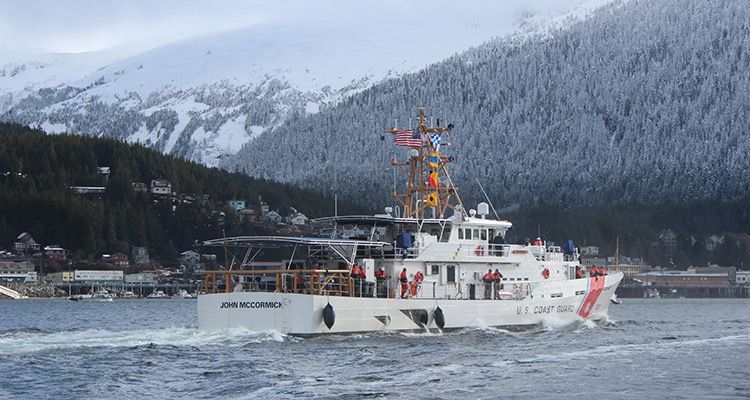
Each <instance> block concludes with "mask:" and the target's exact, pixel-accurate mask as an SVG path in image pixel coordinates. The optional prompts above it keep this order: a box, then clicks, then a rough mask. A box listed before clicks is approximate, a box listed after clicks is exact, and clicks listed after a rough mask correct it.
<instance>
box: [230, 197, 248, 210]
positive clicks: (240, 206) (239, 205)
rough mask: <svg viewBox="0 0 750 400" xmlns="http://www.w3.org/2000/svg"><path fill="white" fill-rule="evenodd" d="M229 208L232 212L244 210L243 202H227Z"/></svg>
mask: <svg viewBox="0 0 750 400" xmlns="http://www.w3.org/2000/svg"><path fill="white" fill-rule="evenodd" d="M229 207H231V208H233V209H234V211H241V210H242V209H244V208H245V200H229Z"/></svg>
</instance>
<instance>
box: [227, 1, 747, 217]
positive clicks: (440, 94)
mask: <svg viewBox="0 0 750 400" xmlns="http://www.w3.org/2000/svg"><path fill="white" fill-rule="evenodd" d="M749 21H750V7H747V2H746V0H704V1H701V2H695V1H692V0H672V1H661V0H640V1H631V2H627V3H615V4H612V5H611V6H606V7H603V8H602V9H600V10H598V11H597V12H595V13H594V15H593V16H591V17H590V18H587V19H585V20H582V21H580V22H577V23H571V24H567V25H565V26H564V27H563V28H561V29H557V30H551V31H549V32H548V34H547V35H544V36H543V37H538V36H535V37H528V38H519V37H514V38H506V39H500V40H496V41H493V42H490V43H487V44H485V45H482V46H477V47H476V48H474V49H472V50H469V51H466V52H464V53H461V54H457V55H456V56H454V57H451V58H449V59H447V60H445V61H443V62H440V63H436V64H433V65H431V66H429V67H428V68H426V69H424V70H422V71H420V72H418V73H414V74H409V75H405V76H403V77H400V78H398V79H392V80H388V81H384V82H381V83H379V84H376V85H374V86H372V87H371V88H369V89H367V90H366V91H364V92H362V93H359V94H356V95H352V96H351V97H349V98H347V99H346V100H345V101H342V102H340V103H339V104H338V105H337V106H335V107H330V108H329V109H327V110H324V111H321V112H320V113H319V114H316V115H307V116H298V117H295V118H293V119H290V120H289V122H288V123H286V124H284V125H283V126H281V127H279V128H276V129H275V130H274V131H273V132H271V133H270V134H269V133H264V134H262V135H261V136H259V137H258V138H257V139H256V140H254V141H252V142H251V143H248V144H246V145H245V147H244V148H243V149H242V150H241V151H240V152H238V153H237V154H236V155H235V156H234V157H232V158H231V159H227V160H226V161H224V164H223V165H224V166H225V168H227V169H230V170H239V171H244V172H246V173H248V174H250V175H253V176H257V177H264V178H269V179H274V180H279V181H284V182H292V183H295V184H299V185H304V186H307V187H312V188H316V189H321V190H331V189H332V190H334V191H336V192H338V193H339V196H340V197H341V196H345V197H350V198H352V199H355V200H356V201H360V202H368V204H369V205H372V206H381V205H384V204H388V203H387V202H386V201H387V199H388V198H387V194H388V193H389V192H390V191H391V190H393V188H394V185H395V183H394V174H393V170H392V168H391V167H390V166H389V165H388V163H387V161H388V160H390V159H392V158H396V159H398V160H399V161H405V160H407V159H408V149H407V148H402V147H398V146H395V145H394V143H393V138H390V137H388V138H384V140H380V135H381V133H380V132H382V130H383V129H388V128H391V127H394V124H395V121H396V120H397V121H398V123H399V125H398V126H399V127H406V128H409V127H413V126H414V125H413V124H414V122H413V121H414V118H415V115H416V113H417V109H418V107H420V106H424V107H426V108H427V110H428V114H429V116H431V117H433V118H439V119H440V120H441V121H443V123H444V124H446V123H452V124H454V125H455V127H456V129H455V130H454V131H452V132H451V133H450V134H447V135H446V136H447V137H446V138H445V141H446V142H449V143H450V146H449V147H448V148H447V150H445V151H446V152H449V153H450V154H452V155H454V156H455V158H456V160H457V162H456V163H455V165H453V166H452V169H451V178H452V179H453V181H454V182H457V184H458V186H459V188H460V189H461V193H462V194H461V197H462V199H463V200H464V201H465V202H467V204H476V202H478V201H481V200H483V199H482V198H481V193H482V192H481V191H480V189H479V187H478V185H477V184H476V181H475V178H479V179H480V180H481V182H482V184H483V186H484V187H485V188H486V189H487V193H488V195H489V197H490V199H491V200H492V201H493V202H494V204H495V206H496V207H497V208H500V209H502V208H511V207H521V208H523V207H528V206H533V205H542V204H552V205H555V206H563V207H581V206H591V205H606V204H613V203H680V202H686V201H695V200H705V199H711V200H729V199H736V198H741V197H746V196H748V195H749V194H750V180H748V179H747V177H748V173H749V172H750V158H749V157H748V156H747V155H748V154H749V153H750V133H749V132H750V131H749V125H748V115H750V74H748V71H749V70H750V51H748V49H750V22H749ZM410 124H411V125H410ZM441 151H442V150H441Z"/></svg>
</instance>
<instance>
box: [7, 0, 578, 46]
mask: <svg viewBox="0 0 750 400" xmlns="http://www.w3.org/2000/svg"><path fill="white" fill-rule="evenodd" d="M561 1H562V0H561ZM583 1H584V0H565V1H562V2H563V3H568V5H569V3H571V2H576V3H581V2H583ZM498 3H501V4H502V6H500V4H498ZM559 3H560V1H552V0H503V1H497V0H476V1H470V2H460V1H455V0H432V1H428V0H410V1H403V0H379V1H371V2H359V1H343V0H315V1H306V0H274V1H267V0H181V1H176V0H127V1H119V2H111V1H101V0H69V1H60V0H29V1H17V0H0V51H3V52H5V53H8V52H19V51H20V52H41V51H43V52H55V53H64V52H73V53H78V52H85V51H96V50H102V49H105V48H109V47H113V46H118V45H124V44H133V43H137V44H138V45H139V46H140V47H141V48H142V49H145V48H148V47H155V46H158V45H161V44H166V43H168V42H171V41H175V40H179V39H182V38H186V37H190V36H197V35H202V34H206V33H212V32H219V31H225V30H230V29H235V28H240V27H245V26H249V25H252V24H258V23H262V22H286V23H294V24H321V25H331V26H334V25H346V26H359V27H361V28H362V29H382V24H384V23H393V21H394V20H396V21H399V22H401V23H402V24H403V25H404V29H423V28H425V27H438V26H440V25H441V24H451V23H452V21H455V19H460V18H464V19H466V18H474V17H476V16H477V15H481V14H484V13H492V12H493V11H496V10H499V9H502V10H504V11H507V10H517V11H522V10H527V9H534V10H537V9H543V8H546V9H551V8H555V7H556V6H555V5H556V4H559ZM558 7H559V5H558Z"/></svg>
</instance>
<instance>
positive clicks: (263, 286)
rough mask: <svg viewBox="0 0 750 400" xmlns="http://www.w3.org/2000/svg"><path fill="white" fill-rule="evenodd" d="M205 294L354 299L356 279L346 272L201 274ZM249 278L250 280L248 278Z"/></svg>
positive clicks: (320, 270)
mask: <svg viewBox="0 0 750 400" xmlns="http://www.w3.org/2000/svg"><path fill="white" fill-rule="evenodd" d="M203 274H204V275H206V278H205V284H206V293H208V294H210V293H222V292H223V293H231V292H235V291H237V292H281V293H306V294H318V295H321V294H329V295H332V296H354V295H355V291H356V288H355V280H354V279H353V278H352V277H351V276H350V275H349V271H348V270H331V269H328V270H326V269H304V270H299V269H296V270H286V269H285V270H252V271H239V270H237V271H204V272H203ZM248 278H250V279H248Z"/></svg>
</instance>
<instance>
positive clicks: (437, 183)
mask: <svg viewBox="0 0 750 400" xmlns="http://www.w3.org/2000/svg"><path fill="white" fill-rule="evenodd" d="M424 110H425V109H424V107H420V108H419V118H418V121H419V124H418V126H417V128H416V129H414V130H413V131H411V132H413V133H412V135H413V136H412V140H411V142H410V143H411V144H409V145H408V146H409V147H411V148H412V150H411V151H410V152H411V155H410V157H409V160H408V161H406V162H403V163H399V162H396V160H391V165H393V166H394V167H398V168H399V169H401V171H403V172H404V174H406V175H407V177H408V178H407V184H406V193H404V194H398V193H396V192H395V191H393V192H391V196H393V197H394V198H395V199H396V201H397V202H398V203H400V204H401V205H402V206H403V207H404V214H403V216H404V217H406V218H417V219H423V218H425V210H427V208H430V207H434V209H435V214H434V215H433V217H434V218H437V217H439V218H444V216H445V211H446V210H447V209H448V208H451V209H453V210H454V211H458V212H460V213H462V214H463V215H466V210H465V209H464V207H463V204H462V203H461V198H460V197H458V191H457V190H456V187H455V186H454V185H453V181H452V180H451V178H450V175H449V174H448V170H447V168H446V166H447V165H448V164H449V163H452V162H453V161H454V160H453V156H446V155H440V153H439V150H440V141H441V140H442V135H443V134H444V133H446V132H449V131H451V130H453V124H448V126H447V127H440V126H439V125H440V123H439V122H438V126H436V127H428V126H427V124H426V119H425V116H424ZM383 132H384V133H391V134H394V135H397V141H398V137H399V135H408V134H409V133H408V132H410V131H403V130H396V129H395V128H392V129H389V130H385V131H383ZM401 145H402V146H407V145H404V144H401Z"/></svg>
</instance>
